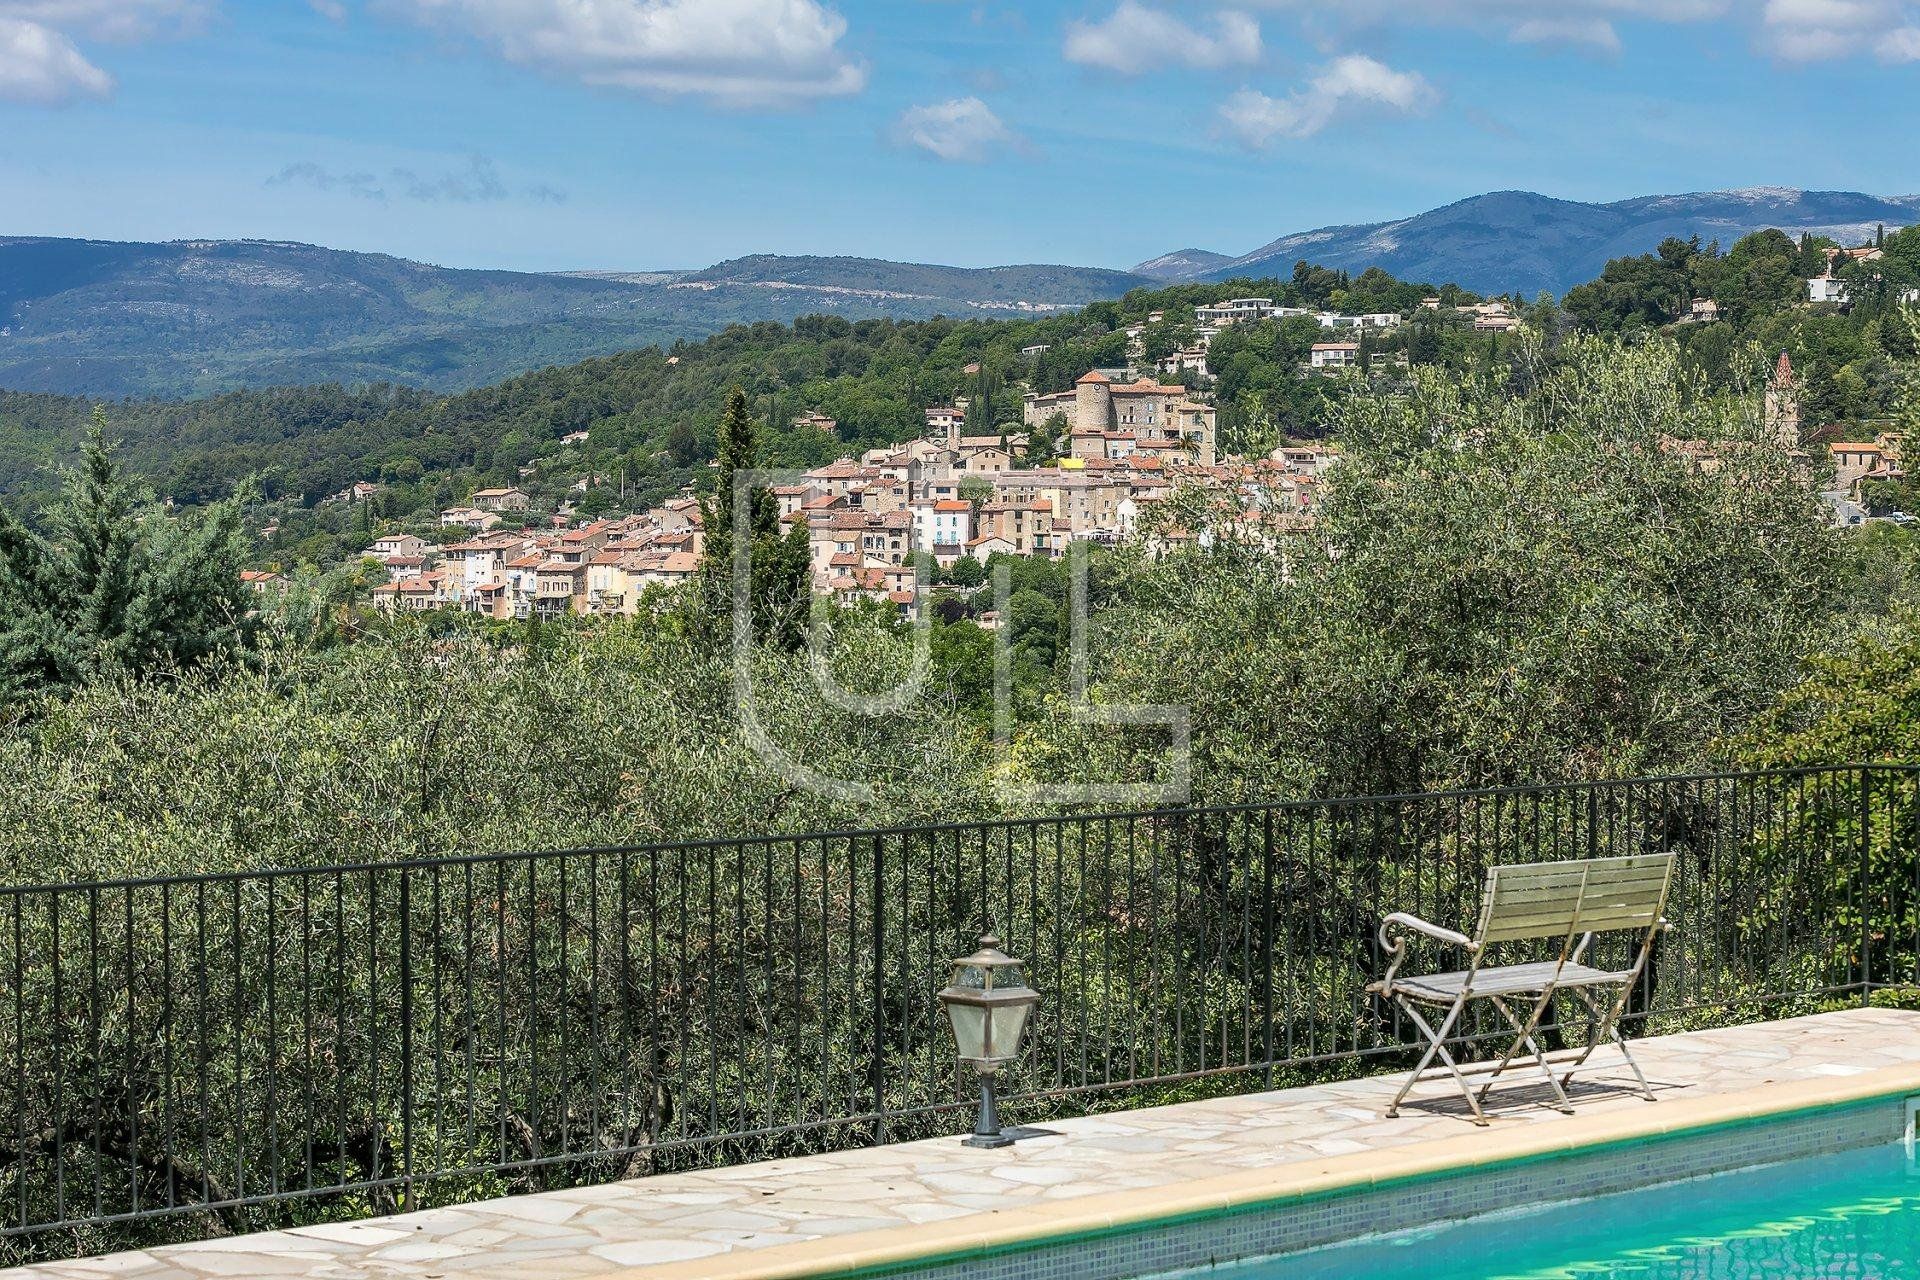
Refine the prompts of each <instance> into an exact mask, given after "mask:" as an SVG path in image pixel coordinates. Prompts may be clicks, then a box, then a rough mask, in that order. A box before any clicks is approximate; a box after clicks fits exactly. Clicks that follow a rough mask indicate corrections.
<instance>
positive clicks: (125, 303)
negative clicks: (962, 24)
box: [0, 187, 1920, 396]
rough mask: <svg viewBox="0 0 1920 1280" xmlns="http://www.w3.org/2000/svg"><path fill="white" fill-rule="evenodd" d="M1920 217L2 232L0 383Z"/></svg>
mask: <svg viewBox="0 0 1920 1280" xmlns="http://www.w3.org/2000/svg"><path fill="white" fill-rule="evenodd" d="M1915 221H1920V196H1889V197H1882V196H1871V195H1865V194H1862V193H1859V192H1849V191H1798V190H1792V189H1788V188H1776V187H1762V188H1752V189H1747V190H1741V191H1709V192H1695V193H1692V194H1687V195H1664V196H1641V197H1637V198H1635V199H1631V200H1620V201H1615V202H1613V203H1611V204H1587V203H1582V202H1579V201H1573V200H1558V199H1554V198H1552V197H1550V196H1543V195H1538V194H1535V193H1533V192H1528V191H1498V192H1493V193H1491V194H1488V195H1482V196H1474V197H1472V198H1471V199H1467V200H1461V201H1459V202H1457V203H1455V204H1450V205H1447V206H1446V207H1444V208H1441V209H1435V210H1432V211H1430V212H1427V213H1423V214H1419V215H1417V216H1415V217H1411V218H1405V219H1401V220H1399V221H1396V222H1378V223H1367V224H1361V225H1354V226H1338V227H1322V228H1320V229H1318V230H1314V231H1303V232H1296V233H1293V234H1291V235H1285V236H1282V237H1280V238H1279V239H1276V240H1273V241H1270V242H1268V243H1267V244H1264V245H1262V246H1260V247H1259V248H1257V249H1255V250H1253V251H1252V252H1250V253H1244V254H1240V255H1238V256H1233V255H1229V254H1224V253H1216V252H1213V251H1209V250H1205V249H1180V250H1176V251H1174V252H1171V253H1167V254H1162V255H1161V256H1159V257H1157V258H1153V259H1151V260H1149V261H1147V262H1142V263H1140V264H1139V265H1138V266H1136V267H1134V268H1133V269H1132V270H1130V271H1114V270H1107V269H1104V268H1099V267H1074V266H1056V265H1044V264H1039V265H1029V266H1010V267H985V268H967V267H947V266H935V265H928V264H924V263H907V262H888V261H884V260H881V259H875V258H846V257H782V256H776V255H770V254H761V255H755V256H750V257H742V258H735V259H732V260H730V261H727V262H722V263H719V264H717V265H714V266H711V267H706V268H702V269H699V270H660V271H620V270H601V271H584V270H583V271H576V272H558V273H548V274H539V273H529V272H515V271H485V270H462V269H453V268H447V267H437V266H430V265H427V264H424V263H419V262H410V261H407V260H405V259H402V258H395V257H389V256H387V255H385V254H377V253H354V252H349V251H345V250H338V249H325V248H319V247H316V246H314V245H308V244H296V243H289V242H284V241H262V240H184V241H171V242H168V243H164V244H145V243H121V242H111V241H100V240H74V239H58V238H51V237H0V387H4V388H10V389H14V390H25V391H51V392H64V393H70V394H86V395H94V396H124V395H139V396H153V395H160V396H182V395H198V394H205V393H209V392H214V391H219V390H224V389H227V388H233V387H249V386H252V387H258V386H272V385H282V384H294V383H314V382H345V383H350V384H361V383H370V382H400V383H407V384H411V385H414V386H420V387H426V388H430V389H434V390H443V391H455V390H461V389H465V388H469V387H475V386H482V385H486V384H488V383H491V382H496V381H499V380H500V379H503V378H506V377H509V376H511V375H512V374H515V373H519V372H523V371H525V370H527V369H533V368H539V367H541V366H543V365H548V364H561V363H569V362H572V361H576V360H581V359H586V358H588V357H591V356H596V355H604V354H608V353H610V352H614V351H620V350H624V349H628V348H632V347H637V346H645V345H647V344H650V343H672V342H674V341H677V340H679V339H696V338H700V337H704V336H706V335H708V334H711V333H715V332H717V331H719V330H720V329H723V328H725V327H726V326H727V325H729V324H735V323H740V322H752V321H761V320H775V321H790V320H793V319H795V318H796V317H799V316H803V315H809V314H815V313H823V312H824V313H832V314H837V315H842V316H845V317H847V318H849V319H861V318H866V317H873V316H892V317H897V318H901V319H923V318H926V317H929V316H934V315H948V316H976V317H983V318H995V317H1010V316H1032V315H1036V314H1045V313H1047V312H1052V311H1058V310H1063V309H1070V308H1075V307H1079V306H1083V305H1085V304H1086V303H1089V302H1093V301H1097V300H1099V299H1103V298H1114V297H1118V296H1119V295H1121V294H1123V293H1125V292H1127V291H1128V290H1129V289H1134V288H1140V287H1143V286H1148V285H1152V284H1155V283H1164V282H1170V281H1200V282H1208V281H1224V280H1233V279H1239V278H1243V277H1246V278H1259V277H1263V276H1278V277H1281V278H1285V277H1287V276H1290V275H1291V274H1292V271H1293V265H1294V263H1295V262H1297V261H1300V260H1303V259H1304V260H1306V261H1309V262H1312V263H1314V264H1316V265H1319V266H1326V267H1336V268H1341V269H1345V270H1348V271H1352V272H1356V273H1357V272H1359V271H1362V270H1364V269H1366V268H1367V267H1370V266H1379V267H1382V268H1384V269H1386V270H1388V271H1390V272H1392V273H1393V274H1394V275H1396V276H1398V277H1400V278H1402V279H1407V280H1415V281H1425V282H1427V283H1430V284H1436V285H1437V284H1445V283H1448V282H1452V283H1456V284H1460V285H1463V286H1465V287H1467V288H1469V289H1474V290H1476V291H1478V292H1482V293H1499V292H1509V291H1511V292H1517V293H1521V294H1526V295H1532V294H1534V293H1537V292H1539V291H1541V290H1547V291H1550V292H1553V293H1556V294H1557V293H1563V292H1565V291H1566V290H1567V289H1568V288H1570V287H1571V286H1573V285H1575V284H1579V283H1582V282H1584V281H1586V280H1590V279H1592V278H1593V277H1595V276H1597V275H1598V274H1599V273H1600V269H1601V268H1602V267H1603V266H1604V265H1605V264H1606V262H1607V260H1608V259H1609V258H1615V257H1620V256H1623V255H1629V254H1638V253H1645V252H1648V251H1649V250H1651V249H1652V248H1653V247H1654V246H1655V245H1656V244H1657V243H1659V241H1660V240H1661V239H1663V238H1665V237H1667V236H1681V237H1687V236H1693V235H1698V236H1700V237H1701V238H1702V239H1704V240H1713V239H1717V240H1719V241H1720V242H1721V244H1722V245H1727V244H1730V243H1731V242H1732V241H1734V240H1736V239H1738V238H1739V237H1740V236H1743V235H1746V234H1748V233H1749V232H1752V231H1757V230H1761V229H1764V228H1767V227H1778V228H1780V229H1782V230H1784V231H1787V232H1790V233H1793V234H1796V235H1797V234H1799V233H1800V232H1802V231H1810V232H1815V233H1817V234H1821V235H1827V236H1831V237H1833V238H1834V239H1836V240H1839V241H1842V242H1853V243H1858V242H1860V241H1862V240H1864V239H1866V238H1867V237H1869V236H1871V235H1872V234H1873V233H1874V231H1875V229H1876V228H1877V227H1879V226H1881V225H1883V224H1884V225H1886V226H1888V227H1889V228H1891V227H1895V226H1902V225H1906V224H1908V223H1911V222H1915Z"/></svg>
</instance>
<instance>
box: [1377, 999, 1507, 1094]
mask: <svg viewBox="0 0 1920 1280" xmlns="http://www.w3.org/2000/svg"><path fill="white" fill-rule="evenodd" d="M1394 1002H1395V1003H1396V1004H1398V1005H1399V1006H1400V1008H1401V1009H1402V1010H1403V1011H1404V1012H1405V1013H1406V1015H1407V1017H1408V1018H1410V1019H1412V1021H1413V1024H1414V1025H1415V1026H1417V1027H1419V1028H1420V1031H1421V1034H1423V1035H1424V1036H1426V1037H1427V1051H1426V1052H1425V1053H1423V1054H1421V1055H1420V1061H1419V1063H1418V1065H1416V1066H1415V1067H1414V1069H1413V1071H1412V1072H1411V1073H1409V1074H1408V1076H1407V1078H1406V1079H1405V1080H1404V1081H1403V1082H1401V1085H1400V1091H1399V1092H1398V1093H1396V1094H1394V1095H1393V1101H1392V1102H1389V1103H1388V1104H1387V1115H1388V1116H1389V1117H1391V1116H1397V1115H1399V1114H1400V1104H1401V1102H1402V1101H1404V1100H1405V1099H1406V1096H1407V1094H1408V1092H1409V1091H1410V1090H1412V1088H1413V1086H1414V1083H1415V1082H1416V1081H1417V1080H1419V1079H1420V1073H1421V1072H1423V1071H1425V1070H1426V1069H1427V1066H1428V1064H1429V1063H1431V1062H1432V1061H1433V1060H1434V1058H1435V1057H1436V1056H1437V1057H1438V1058H1439V1059H1440V1061H1441V1062H1443V1063H1445V1064H1446V1068H1447V1070H1448V1071H1450V1072H1452V1073H1453V1079H1454V1083H1455V1084H1457V1085H1459V1086H1460V1092H1461V1093H1462V1094H1463V1095H1464V1096H1465V1097H1466V1099H1467V1105H1468V1106H1469V1107H1472V1108H1473V1122H1474V1123H1475V1124H1477V1125H1484V1124H1486V1123H1487V1113H1486V1112H1484V1111H1482V1110H1481V1109H1480V1100H1479V1099H1478V1098H1476V1097H1474V1096H1473V1088H1472V1086H1471V1085H1469V1084H1468V1083H1467V1078H1466V1077H1465V1076H1463V1075H1461V1074H1460V1067H1459V1064H1458V1063H1456V1062H1454V1060H1453V1055H1452V1054H1450V1053H1448V1052H1447V1036H1448V1035H1449V1034H1450V1033H1451V1032H1452V1031H1453V1024H1454V1023H1455V1022H1457V1021H1458V1020H1459V1018H1460V1011H1461V1010H1462V1009H1464V1008H1465V1007H1466V1004H1467V1001H1466V998H1465V997H1464V996H1463V997H1461V998H1460V999H1458V1000H1455V1001H1454V1002H1453V1005H1452V1007H1451V1008H1449V1009H1448V1010H1447V1016H1446V1017H1445V1018H1443V1019H1441V1021H1440V1027H1439V1029H1438V1030H1435V1029H1434V1028H1433V1027H1432V1026H1431V1025H1430V1024H1429V1023H1428V1022H1427V1020H1426V1019H1425V1018H1423V1017H1421V1016H1420V1011H1419V1009H1417V1008H1415V1007H1414V1004H1413V1001H1411V1000H1408V999H1406V998H1405V997H1403V996H1399V995H1396V996H1395V997H1394Z"/></svg>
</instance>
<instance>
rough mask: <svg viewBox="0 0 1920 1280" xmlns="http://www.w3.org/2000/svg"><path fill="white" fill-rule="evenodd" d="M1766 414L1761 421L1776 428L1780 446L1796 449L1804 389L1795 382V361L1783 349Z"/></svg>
mask: <svg viewBox="0 0 1920 1280" xmlns="http://www.w3.org/2000/svg"><path fill="white" fill-rule="evenodd" d="M1763 412H1764V416H1763V417H1762V419H1761V421H1762V422H1763V424H1764V425H1765V426H1766V428H1767V430H1769V431H1771V432H1773V435H1774V438H1775V439H1776V440H1778V441H1779V442H1780V447H1781V448H1783V449H1785V450H1787V451H1788V452H1792V451H1793V450H1795V449H1798V448H1799V447H1800V392H1799V390H1798V389H1797V388H1796V387H1795V386H1794V385H1793V361H1792V360H1790V359H1788V358H1787V353H1786V352H1784V351H1782V352H1781V353H1780V359H1779V360H1778V361H1777V362H1776V363H1775V364H1774V366H1773V376H1772V377H1771V378H1768V379H1767V393H1766V399H1765V409H1764V411H1763Z"/></svg>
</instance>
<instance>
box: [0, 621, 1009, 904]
mask: <svg viewBox="0 0 1920 1280" xmlns="http://www.w3.org/2000/svg"><path fill="white" fill-rule="evenodd" d="M827 652H828V653H829V655H830V657H829V661H830V664H831V669H832V670H833V672H834V673H835V676H836V678H837V679H838V680H839V681H840V682H841V683H842V684H843V685H845V686H847V687H849V688H853V689H862V688H873V689H879V688H884V687H887V685H889V684H890V683H891V682H892V681H894V680H897V679H900V678H903V677H904V675H905V673H906V671H907V668H908V665H909V664H910V662H911V649H910V646H908V645H907V644H906V643H905V642H904V641H903V639H902V638H901V637H899V636H896V635H894V634H893V633H892V632H890V631H887V630H883V629H875V628H864V629H856V630H850V631H847V632H845V633H844V634H841V635H839V636H837V637H834V638H833V639H832V640H831V643H830V647H828V649H827ZM750 665H751V667H752V673H753V707H754V709H755V714H756V715H757V717H758V719H759V721H760V722H761V723H762V724H763V725H764V727H765V729H766V732H767V735H768V737H769V739H770V740H771V741H772V742H773V743H774V744H776V745H777V746H778V747H779V748H780V749H781V750H782V751H783V752H785V753H786V754H787V755H789V756H790V757H792V758H793V759H795V760H797V761H800V762H802V763H804V764H806V765H808V766H810V767H812V768H814V769H817V770H820V771H822V772H824V773H827V774H830V775H832V776H837V777H846V778H851V779H854V780H863V781H870V782H872V783H873V784H874V786H875V787H876V789H877V791H878V795H879V797H880V798H879V800H878V802H877V804H878V806H879V809H878V811H876V809H875V807H873V806H865V805H861V806H855V805H852V804H849V803H844V802H841V801H836V800H834V799H832V798H831V797H827V796H822V795H820V794H817V793H815V792H813V791H810V790H808V789H806V788H803V787H800V786H796V785H794V784H793V783H792V782H790V781H788V780H787V779H786V778H785V777H783V776H782V774H781V773H780V771H778V770H777V769H775V768H774V767H773V766H772V765H771V764H769V762H768V761H767V760H765V759H762V758H761V757H760V756H759V755H758V754H756V752H755V751H754V750H753V749H752V747H750V746H749V744H748V743H747V741H746V739H745V738H744V736H743V735H742V733H741V731H740V718H739V711H738V707H737V705H736V700H735V672H734V668H733V665H732V660H731V657H730V655H728V654H727V653H725V652H724V651H720V650H716V649H714V648H713V647H711V646H709V645H707V644H705V643H703V642H701V641H699V640H698V639H689V638H685V637H683V636H681V635H678V634H675V633H674V632H673V631H671V630H670V629H666V628H659V629H656V628H652V627H649V626H646V625H644V624H642V625H618V626H611V627H607V628H604V629H602V630H600V631H597V632H592V633H588V632H572V631H567V632H562V633H560V634H559V635H558V636H557V637H556V638H553V639H552V640H550V641H549V642H547V643H543V644H541V645H538V646H527V645H518V644H515V645H507V646H503V645H500V644H497V643H494V642H490V641H488V640H486V639H484V638H481V637H477V636H454V637H436V636H434V635H432V634H431V633H430V632H429V631H428V629H427V628H425V627H424V626H413V625H399V626H396V627H395V628H393V629H391V630H387V631H381V632H376V633H373V634H369V635H367V636H363V637H362V638H361V639H360V640H358V641H356V642H355V643H353V644H350V645H344V646H340V647H337V648H332V649H329V650H326V651H324V652H321V653H306V654H303V653H298V652H291V651H283V650H269V651H268V652H267V653H266V654H265V655H263V657H262V658H261V660H260V661H259V663H257V664H255V665H252V666H247V667H242V666H239V665H237V664H236V665H231V666H227V667H224V668H219V669H209V670H205V671H202V672H199V673H195V674H192V675H189V676H186V677H184V678H182V679H180V680H177V681H173V682H170V683H168V684H166V685H149V684H142V683H139V682H135V681H131V680H112V681H103V682H100V683H98V684H95V685H93V686H89V687H86V688H83V689H80V690H78V691H76V692H75V693H74V694H73V696H72V697H71V698H68V699H64V700H55V699H47V700H46V701H45V703H44V705H43V706H41V707H39V708H38V714H37V715H35V716H33V717H31V718H30V719H29V720H28V721H27V722H26V723H23V724H20V725H18V726H16V727H14V728H13V729H12V730H10V731H8V732H6V733H4V734H0V776H4V777H5V778H6V779H7V782H6V784H5V785H4V786H0V883H9V882H10V883H16V884H17V883H23V882H35V881H39V882H45V881H53V880H63V881H71V880H85V879H93V878H109V877H118V876H128V875H149V874H164V873H170V872H198V871H208V870H229V869H234V870H237V869H250V868H256V867H278V866H290V867H291V866H321V865H327V864H334V863H352V862H362V861H387V860H392V859H399V858H413V857H424V856H442V855H457V854H468V853H492V852H501V851H510V850H521V849H556V848H567V847H573V846H580V845H590V844H610V843H644V842H655V841H663V840H686V839H697V838H702V837H707V836H729V835H749V834H764V833H773V832H780V831H797V830H814V829H822V828H833V827H838V826H846V825H849V824H858V823H860V822H863V821H871V820H873V819H874V818H875V817H876V813H877V812H884V813H886V814H889V815H893V816H894V817H895V818H896V819H897V820H898V821H913V820H915V819H918V818H928V819H932V818H937V817H967V816H977V815H979V814H981V813H983V812H985V811H986V810H987V808H988V807H989V801H988V799H987V797H988V796H990V789H989V788H988V787H986V786H985V784H984V783H983V782H982V781H981V774H980V769H981V767H982V764H981V761H980V760H979V759H977V758H976V757H977V756H978V755H979V751H978V744H977V732H978V731H977V730H975V729H974V728H972V727H971V724H970V722H963V721H962V720H961V718H960V717H959V716H958V714H957V712H955V711H954V709H953V708H952V707H951V706H946V707H942V706H941V705H939V704H938V703H937V702H936V703H934V704H933V705H930V706H928V707H927V708H925V709H924V710H923V711H922V712H921V713H920V714H916V715H913V716H903V717H894V718H891V719H876V718H871V717H865V716H860V715H857V714H855V713H854V712H851V711H846V710H843V709H840V708H838V707H835V706H834V705H832V704H831V703H829V702H826V701H825V700H823V699H822V698H821V696H820V695H819V693H818V691H817V688H816V686H815V683H814V678H813V672H812V669H811V666H810V662H809V659H808V657H807V656H806V655H805V654H788V653H785V652H784V651H781V650H780V649H778V648H776V647H773V646H767V647H764V648H762V649H761V650H759V651H758V652H756V653H754V654H753V655H752V656H751V662H750Z"/></svg>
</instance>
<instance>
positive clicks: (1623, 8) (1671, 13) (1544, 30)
mask: <svg viewBox="0 0 1920 1280" xmlns="http://www.w3.org/2000/svg"><path fill="white" fill-rule="evenodd" d="M1241 2H1242V3H1254V4H1265V5H1267V6H1268V7H1271V8H1276V9H1285V10H1292V11H1295V12H1298V13H1299V14H1300V15H1301V20H1302V21H1303V22H1304V23H1305V24H1306V25H1308V26H1310V27H1314V28H1331V29H1334V30H1345V31H1351V30H1354V29H1356V28H1364V27H1380V26H1389V25H1390V26H1395V27H1404V26H1407V25H1411V24H1418V25H1421V26H1449V27H1477V28H1482V29H1485V30H1489V31H1494V32H1499V33H1503V34H1505V35H1506V36H1507V38H1508V39H1510V40H1514V41H1516V42H1519V43H1523V44H1560V45H1574V46H1581V47H1586V48H1592V49H1598V50H1601V51H1602V52H1606V53H1613V52H1616V51H1618V50H1619V48H1620V32H1619V30H1618V29H1617V28H1616V27H1615V25H1614V24H1615V23H1616V22H1620V21H1622V20H1626V21H1643V22H1663V23H1690V22H1704V21H1707V20H1709V19H1713V18H1721V17H1725V16H1726V15H1727V14H1728V13H1729V12H1732V11H1734V10H1735V9H1736V8H1737V7H1739V6H1743V5H1744V6H1748V7H1752V6H1754V5H1756V4H1757V3H1758V0H1550V2H1549V0H1420V3H1417V4H1408V3H1406V0H1342V2H1341V3H1339V4H1332V5H1330V4H1325V3H1323V2H1322V0H1241Z"/></svg>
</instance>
